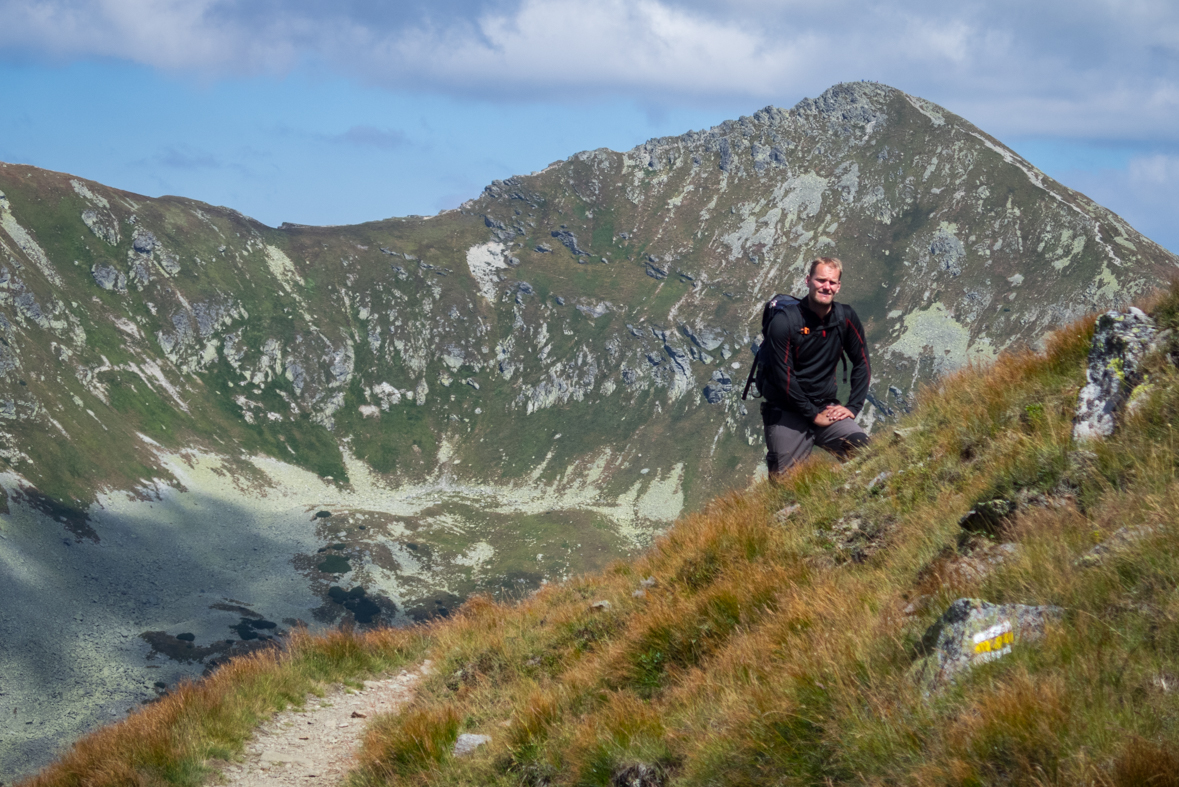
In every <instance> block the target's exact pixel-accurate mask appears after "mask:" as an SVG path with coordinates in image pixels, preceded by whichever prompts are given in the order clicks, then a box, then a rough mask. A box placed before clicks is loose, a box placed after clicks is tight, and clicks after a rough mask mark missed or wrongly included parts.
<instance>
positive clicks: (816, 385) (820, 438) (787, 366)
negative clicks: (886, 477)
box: [761, 257, 872, 478]
mask: <svg viewBox="0 0 1179 787" xmlns="http://www.w3.org/2000/svg"><path fill="white" fill-rule="evenodd" d="M842 278H843V263H842V262H840V261H839V260H837V259H835V258H834V257H820V258H819V259H817V260H815V261H813V262H812V263H811V267H810V273H809V274H807V277H806V288H807V295H806V298H804V299H803V300H801V301H800V302H799V303H798V306H797V307H788V308H797V309H798V311H799V312H800V313H801V315H802V320H801V327H798V326H799V321H798V319H797V318H794V319H791V317H790V315H788V314H787V313H786V312H785V311H783V312H779V313H778V314H777V315H775V316H774V318H773V319H772V320H771V321H770V324H769V326H768V328H767V330H766V336H765V342H766V343H767V348H766V349H767V350H768V351H769V353H768V355H767V356H765V357H766V366H765V379H764V383H763V385H762V394H763V395H764V396H765V399H766V400H765V401H764V402H762V405H761V418H762V423H763V424H764V425H765V432H766V465H767V466H768V467H769V471H770V477H771V478H773V477H775V476H777V475H778V474H780V473H782V472H784V471H785V470H786V469H787V468H789V467H791V466H792V465H793V464H794V463H796V462H800V461H802V460H803V459H805V458H806V457H808V456H810V453H811V450H812V449H813V448H814V446H815V445H819V446H820V447H822V448H825V449H827V450H828V451H830V452H832V453H833V454H835V455H836V456H838V457H839V458H841V459H844V458H846V457H847V456H848V454H849V453H850V452H851V451H853V450H854V449H856V448H859V447H861V446H864V445H867V443H868V435H867V434H866V433H865V432H864V430H863V429H861V428H860V426H859V424H857V423H856V422H855V420H853V419H855V417H856V416H857V415H859V413H860V409H861V408H862V407H863V406H864V398H865V397H866V396H867V395H868V383H869V381H870V380H871V378H872V370H871V366H870V365H869V363H868V347H867V345H866V344H865V343H864V326H863V325H862V324H861V323H860V318H859V317H858V316H856V313H855V310H854V309H852V308H851V307H850V306H848V305H847V304H836V303H835V296H836V295H837V294H838V293H839V286H840V282H841V279H842ZM792 326H794V327H792ZM844 353H847V357H848V359H849V360H850V361H851V365H852V370H851V395H850V396H848V400H847V404H846V405H841V404H840V403H839V400H838V399H837V398H836V379H835V371H836V367H837V366H838V364H839V360H840V358H841V357H842V356H843V354H844Z"/></svg>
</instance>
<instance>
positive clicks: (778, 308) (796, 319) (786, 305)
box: [741, 293, 847, 400]
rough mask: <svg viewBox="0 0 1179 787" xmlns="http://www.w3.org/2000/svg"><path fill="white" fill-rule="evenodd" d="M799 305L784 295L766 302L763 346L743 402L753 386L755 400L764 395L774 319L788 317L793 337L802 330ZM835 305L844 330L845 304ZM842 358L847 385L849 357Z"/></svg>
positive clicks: (754, 365) (839, 323) (792, 297)
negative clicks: (764, 351)
mask: <svg viewBox="0 0 1179 787" xmlns="http://www.w3.org/2000/svg"><path fill="white" fill-rule="evenodd" d="M799 303H801V301H800V300H799V299H798V298H795V297H794V296H793V295H783V294H782V293H778V294H777V295H775V296H774V297H773V298H770V299H769V300H768V301H766V305H765V308H764V309H762V312H761V344H759V345H758V346H757V351H756V352H755V353H754V356H753V367H752V368H750V370H749V377H748V378H746V380H745V390H744V391H743V392H742V393H741V399H742V400H745V399H748V398H749V388H750V386H752V385H756V386H757V394H756V397H755V398H759V397H761V396H762V395H763V394H762V390H763V386H764V383H765V376H766V362H767V359H768V356H767V354H765V353H763V350H764V349H765V346H766V344H767V342H766V337H767V336H768V335H769V330H770V323H771V322H773V321H774V318H775V317H777V316H778V315H779V314H785V315H786V319H787V320H788V321H789V323H790V325H789V335H790V336H793V335H794V334H796V333H798V332H799V331H801V330H802V328H803V325H804V322H803V319H802V312H800V311H799V310H798V304H799ZM833 305H834V308H835V309H836V313H835V316H836V322H837V324H838V325H839V326H840V328H841V329H842V326H843V318H844V313H843V308H842V307H843V304H841V303H836V304H833ZM842 339H843V337H842V330H841V335H840V341H842ZM840 358H841V360H842V361H843V381H844V382H845V383H846V382H847V355H846V354H842V355H841V356H840Z"/></svg>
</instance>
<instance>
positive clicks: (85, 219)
mask: <svg viewBox="0 0 1179 787" xmlns="http://www.w3.org/2000/svg"><path fill="white" fill-rule="evenodd" d="M82 223H83V224H85V225H86V226H87V227H88V228H89V229H90V231H91V232H93V233H94V234H95V235H96V236H97V237H99V238H102V239H103V240H104V241H106V242H107V243H109V244H110V245H112V246H118V245H119V222H118V220H117V219H115V217H114V216H112V215H111V214H110V213H108V212H107V211H105V210H103V211H99V210H95V209H93V208H89V209H87V210H84V211H82Z"/></svg>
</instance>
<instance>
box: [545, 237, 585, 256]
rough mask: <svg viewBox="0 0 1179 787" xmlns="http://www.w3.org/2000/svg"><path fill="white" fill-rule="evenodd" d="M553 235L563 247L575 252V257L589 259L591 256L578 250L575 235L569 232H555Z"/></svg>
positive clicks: (582, 250)
mask: <svg viewBox="0 0 1179 787" xmlns="http://www.w3.org/2000/svg"><path fill="white" fill-rule="evenodd" d="M551 234H552V236H553V237H554V238H556V239H557V240H559V241H560V242H561V245H563V246H564V247H565V248H567V249H569V251H571V252H573V254H574V255H576V256H578V257H588V256H589V252H588V251H585V250H584V249H581V248H578V246H577V236H576V235H574V234H573V233H572V232H570V231H569V230H553V231H552V233H551Z"/></svg>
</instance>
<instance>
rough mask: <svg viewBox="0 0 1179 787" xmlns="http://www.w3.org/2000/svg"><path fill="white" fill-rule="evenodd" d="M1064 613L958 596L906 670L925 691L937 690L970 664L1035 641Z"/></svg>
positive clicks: (985, 660)
mask: <svg viewBox="0 0 1179 787" xmlns="http://www.w3.org/2000/svg"><path fill="white" fill-rule="evenodd" d="M1062 614H1063V610H1062V609H1060V607H1052V606H1043V607H1031V606H1024V605H1023V604H1002V605H996V604H990V603H988V602H986V601H982V600H980V599H977V598H960V599H958V600H957V601H955V602H954V603H953V604H951V605H950V606H949V608H948V609H947V610H946V611H945V612H944V613H942V616H941V617H940V618H939V619H938V621H937V622H936V623H934V624H933V625H932V626H930V627H929V629H928V630H926V632H925V636H924V637H923V638H922V640H921V647H922V650H923V651H924V652H925V653H926V654H927V655H926V656H925V657H924V658H922V659H921V660H920V661H918V662H917V663H916V664H914V665H913V667H912V670H911V673H910V674H911V675H912V676H913V678H914V679H915V680H916V681H917V682H918V683H919V684H920V685H921V686H922V687H923V688H924V689H925V690H926V691H936V690H937V689H939V688H941V687H942V686H945V685H946V684H947V683H950V682H952V681H954V680H956V679H957V678H958V676H959V675H961V674H963V673H964V672H966V671H968V670H970V669H971V668H973V667H976V666H978V665H979V664H985V663H987V662H989V661H994V660H995V659H999V658H1002V657H1003V656H1006V655H1007V654H1008V653H1010V652H1011V648H1012V646H1014V645H1015V644H1016V643H1017V642H1029V641H1034V640H1037V639H1039V638H1040V637H1042V636H1043V635H1044V627H1045V626H1046V625H1047V624H1048V623H1050V622H1053V621H1056V620H1059V619H1060V617H1061V615H1062Z"/></svg>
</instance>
